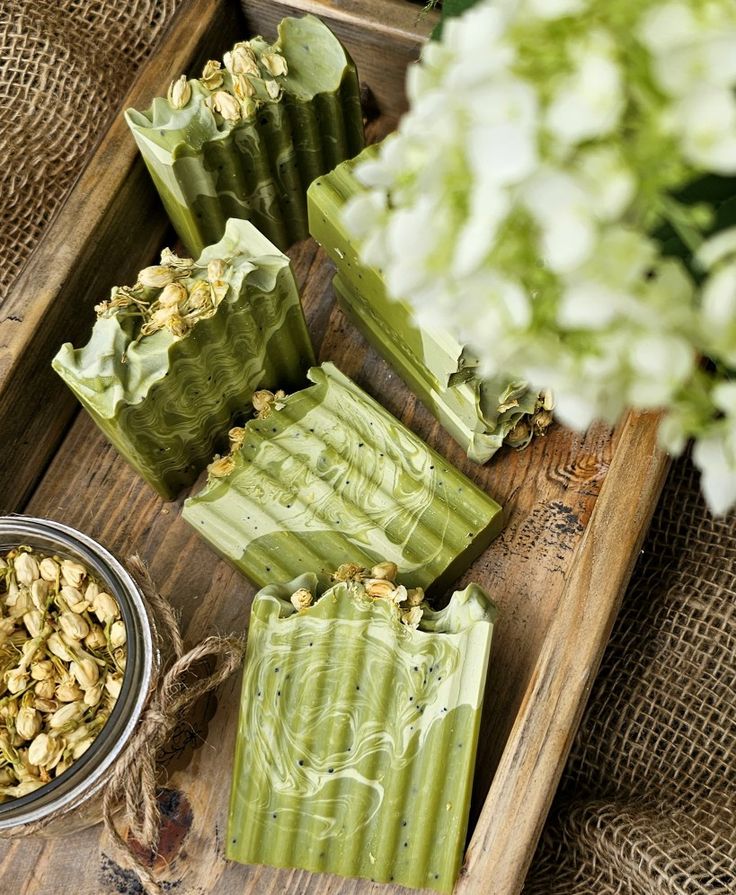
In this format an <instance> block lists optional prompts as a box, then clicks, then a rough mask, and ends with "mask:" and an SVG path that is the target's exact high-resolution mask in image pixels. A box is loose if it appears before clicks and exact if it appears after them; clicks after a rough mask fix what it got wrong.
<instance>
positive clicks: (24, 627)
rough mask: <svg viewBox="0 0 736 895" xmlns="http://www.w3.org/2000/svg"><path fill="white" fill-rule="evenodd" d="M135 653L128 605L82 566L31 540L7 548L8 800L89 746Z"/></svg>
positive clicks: (4, 771) (2, 698) (3, 702)
mask: <svg viewBox="0 0 736 895" xmlns="http://www.w3.org/2000/svg"><path fill="white" fill-rule="evenodd" d="M126 657H127V648H126V628H125V623H124V622H123V620H122V619H121V613H120V607H119V605H118V603H117V601H116V600H115V598H114V597H113V596H112V595H111V594H109V593H107V592H106V590H105V587H104V585H103V584H102V583H101V582H100V581H99V580H98V579H97V578H96V577H95V576H94V575H93V574H92V573H91V572H90V571H89V569H87V568H86V567H85V566H84V565H83V564H82V563H80V562H78V561H76V560H71V559H67V558H62V557H60V556H57V555H49V554H46V553H43V552H40V551H37V550H34V549H33V548H31V547H25V546H20V547H16V548H13V549H11V550H7V551H4V552H0V802H5V801H8V800H9V799H13V798H19V797H20V796H24V795H27V794H28V793H31V792H33V791H34V790H36V789H38V788H39V787H41V786H43V785H44V784H45V783H49V782H50V781H51V780H52V779H55V778H57V777H59V776H60V775H61V774H63V773H64V771H66V770H67V769H68V768H69V767H70V766H71V765H72V764H73V763H74V762H75V761H76V760H77V759H78V758H80V757H81V756H82V755H83V754H84V753H85V752H86V751H87V749H89V747H90V746H91V745H92V743H93V742H94V740H95V738H96V737H97V735H98V734H99V733H100V731H101V730H102V728H103V727H104V725H105V723H106V721H107V719H108V718H109V716H110V713H111V712H112V709H113V706H114V705H115V702H116V701H117V698H118V695H119V693H120V689H121V685H122V680H123V673H124V671H125V662H126Z"/></svg>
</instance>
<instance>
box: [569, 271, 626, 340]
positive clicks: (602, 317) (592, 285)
mask: <svg viewBox="0 0 736 895" xmlns="http://www.w3.org/2000/svg"><path fill="white" fill-rule="evenodd" d="M619 310H620V300H619V295H618V294H617V293H616V292H614V291H613V290H611V289H608V288H607V287H606V286H604V285H603V284H602V283H596V282H592V281H583V282H580V283H577V284H575V285H574V286H571V287H570V288H569V289H566V290H565V292H564V293H563V294H562V298H561V299H560V307H559V310H558V312H557V322H558V323H559V324H560V326H562V327H565V328H566V329H602V328H603V327H605V326H608V324H609V323H611V321H612V320H613V318H614V317H615V316H616V314H617V313H619Z"/></svg>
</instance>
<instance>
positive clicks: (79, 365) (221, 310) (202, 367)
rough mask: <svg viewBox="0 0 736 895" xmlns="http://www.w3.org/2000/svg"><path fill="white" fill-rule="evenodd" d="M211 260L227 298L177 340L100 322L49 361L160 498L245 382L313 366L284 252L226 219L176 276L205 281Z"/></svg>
mask: <svg viewBox="0 0 736 895" xmlns="http://www.w3.org/2000/svg"><path fill="white" fill-rule="evenodd" d="M213 259H223V260H225V261H226V262H227V263H226V267H225V272H224V274H223V280H224V282H225V283H227V284H228V286H229V288H228V291H227V294H226V295H225V298H224V299H223V300H222V302H221V303H220V304H219V306H218V307H217V310H216V312H215V313H214V315H213V316H210V317H206V318H203V319H200V320H198V321H197V322H196V323H195V325H194V326H193V328H192V329H191V330H190V331H189V332H188V333H187V335H185V336H183V337H177V336H175V335H174V334H172V332H170V331H169V329H166V328H164V329H160V330H158V331H157V332H154V333H153V334H151V335H146V336H143V337H141V335H140V320H135V319H134V318H131V317H126V316H124V315H113V316H108V317H101V318H100V319H98V320H97V321H96V323H95V325H94V328H93V330H92V337H91V339H90V341H89V342H88V343H87V345H85V346H84V347H83V348H79V349H75V348H73V346H72V345H71V344H70V343H67V344H65V345H64V346H63V347H62V348H61V349H60V351H59V352H58V354H57V355H56V357H55V358H54V360H53V367H54V369H55V370H56V372H57V373H58V374H59V375H60V376H61V377H62V378H63V379H64V381H65V382H66V383H67V385H68V386H69V387H70V388H71V390H72V391H73V392H74V393H75V394H76V396H77V398H78V399H79V400H80V402H81V403H82V405H83V406H84V407H85V409H86V410H87V411H88V412H89V413H90V415H91V416H92V418H93V419H94V420H95V422H96V423H97V425H98V426H99V427H100V428H101V429H102V431H103V432H104V433H105V434H106V435H107V437H108V438H109V439H110V441H111V442H112V443H113V444H114V445H115V447H116V448H117V450H118V451H119V452H120V453H121V454H122V456H123V457H124V458H125V459H126V460H127V461H128V462H129V463H130V464H131V466H133V467H134V469H136V470H137V471H138V472H139V473H140V474H141V475H142V476H143V478H145V479H146V481H147V482H149V484H151V485H152V486H153V487H154V488H155V489H156V490H157V491H158V492H159V493H160V494H161V495H163V496H164V497H166V498H172V497H175V496H176V494H177V493H178V492H179V491H180V490H181V489H182V488H183V487H185V486H187V485H191V484H192V482H193V481H194V480H195V479H196V477H197V475H198V474H199V473H200V472H201V471H202V469H203V468H204V466H205V465H206V464H207V462H208V461H209V459H210V458H211V457H212V454H213V452H214V451H215V450H222V449H224V448H225V447H226V446H227V431H228V428H229V427H230V425H232V422H233V419H234V418H235V416H236V415H237V414H238V413H240V412H242V410H243V408H244V407H246V406H247V405H248V404H249V402H250V399H251V397H252V395H253V392H254V391H255V390H256V389H258V388H275V387H276V386H277V385H281V384H286V385H287V386H293V387H299V386H300V385H301V384H302V383H303V382H304V380H305V372H306V370H307V368H308V367H309V365H310V364H312V363H314V353H313V350H312V344H311V342H310V339H309V334H308V333H307V328H306V323H305V321H304V314H303V313H302V308H301V304H300V301H299V294H298V292H297V288H296V283H295V282H294V275H293V273H292V271H291V267H290V265H289V259H288V258H287V257H286V256H285V255H283V254H282V253H281V252H279V251H278V250H277V249H276V248H275V246H273V245H272V244H271V243H270V242H269V241H268V240H267V239H266V238H265V237H264V236H262V235H261V234H260V233H259V232H258V231H257V230H256V229H255V227H253V225H252V224H250V223H249V222H248V221H240V220H235V219H233V220H230V221H228V224H227V229H226V232H225V235H224V237H223V238H222V240H221V241H220V242H219V243H217V244H216V245H212V246H209V247H208V248H207V249H205V251H204V252H203V253H202V255H201V257H200V258H199V259H198V261H197V262H196V264H197V265H198V268H195V270H194V272H193V274H192V275H190V276H189V277H186V278H184V279H183V280H181V282H182V283H183V284H185V285H186V286H187V287H188V288H189V289H191V286H192V285H193V284H194V283H196V282H197V281H199V280H205V281H206V279H207V269H206V268H207V264H208V262H209V261H211V260H213ZM114 293H115V290H113V294H114ZM154 298H155V296H152V297H151V300H154Z"/></svg>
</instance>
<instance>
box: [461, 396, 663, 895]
mask: <svg viewBox="0 0 736 895" xmlns="http://www.w3.org/2000/svg"><path fill="white" fill-rule="evenodd" d="M658 424H659V416H658V415H656V414H638V413H633V412H632V413H629V414H628V415H627V417H626V418H625V420H624V422H623V423H622V426H621V434H620V438H619V442H618V445H617V448H616V451H615V453H614V457H613V461H612V463H611V467H610V469H609V470H608V473H607V475H606V478H605V481H604V483H603V487H602V489H601V493H600V494H599V496H598V499H597V500H596V503H595V507H594V509H593V513H592V515H591V518H590V522H589V523H588V527H587V529H586V531H585V533H584V535H583V538H582V540H581V542H580V544H579V546H578V549H577V554H576V556H575V559H574V562H573V565H572V569H571V573H570V577H569V580H568V581H567V583H566V586H565V591H564V593H563V595H562V598H561V600H560V605H559V608H558V611H557V614H556V616H555V619H554V622H553V624H552V626H551V628H550V630H549V631H548V633H547V636H546V638H545V642H544V648H543V650H542V653H541V654H540V656H539V659H538V661H537V665H536V669H535V672H534V675H533V677H532V679H531V681H530V685H529V688H528V690H527V694H526V697H525V700H524V703H523V705H522V707H521V710H520V712H519V714H518V716H517V718H516V722H515V724H514V726H513V728H512V731H511V734H510V736H509V739H508V741H507V744H506V748H505V749H504V752H503V755H502V758H501V762H500V764H499V766H498V768H497V769H496V773H495V775H494V778H493V782H492V784H491V787H490V790H489V792H488V795H487V797H486V799H485V802H484V805H483V808H482V811H481V815H480V818H479V819H478V823H477V825H476V828H475V831H474V833H473V836H472V839H471V842H470V845H469V847H468V850H467V853H466V858H465V864H464V866H463V869H462V872H461V876H460V879H459V880H458V883H457V885H456V887H455V895H517V893H519V892H520V891H521V889H522V886H523V884H524V878H525V876H526V874H527V871H528V869H529V865H530V863H531V861H532V858H533V856H534V851H535V849H536V845H537V842H538V840H539V836H540V835H541V832H542V827H543V826H544V822H545V819H546V817H547V814H548V812H549V809H550V806H551V804H552V799H553V797H554V794H555V791H556V789H557V785H558V783H559V780H560V777H561V776H562V771H563V770H564V766H565V762H566V760H567V757H568V754H569V752H570V749H571V747H572V743H573V739H574V737H575V734H576V732H577V729H578V727H579V725H580V721H581V719H582V715H583V711H584V709H585V705H586V703H587V700H588V697H589V695H590V691H591V687H592V685H593V681H594V679H595V676H596V673H597V671H598V668H599V666H600V663H601V660H602V658H603V653H604V650H605V648H606V645H607V643H608V640H609V637H610V634H611V629H612V627H613V623H614V621H615V619H616V616H617V615H618V611H619V609H620V606H621V601H622V599H623V595H624V592H625V590H626V586H627V584H628V582H629V579H630V577H631V574H632V572H633V569H634V564H635V562H636V560H637V558H638V555H639V551H640V549H641V545H642V542H643V540H644V537H645V535H646V532H647V529H648V528H649V523H650V521H651V518H652V514H653V512H654V509H655V507H656V504H657V501H658V499H659V496H660V494H661V492H662V488H663V486H664V482H665V479H666V475H667V470H668V468H669V462H670V461H669V458H668V456H667V455H666V454H665V453H664V452H663V451H662V450H661V449H660V448H659V447H658V445H657V428H658ZM573 669H575V670H573ZM509 818H514V823H513V824H509V822H508V819H509ZM491 881H492V882H491Z"/></svg>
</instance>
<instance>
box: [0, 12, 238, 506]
mask: <svg viewBox="0 0 736 895" xmlns="http://www.w3.org/2000/svg"><path fill="white" fill-rule="evenodd" d="M243 28H244V25H243V24H242V20H241V17H240V15H239V14H238V11H237V8H236V6H235V4H234V3H232V2H229V0H190V2H189V3H188V4H187V5H186V6H184V7H183V8H182V9H181V11H180V12H179V14H178V15H177V16H176V18H175V20H174V21H173V22H172V25H171V27H170V28H169V29H168V30H167V32H166V33H165V34H164V36H163V38H162V43H161V47H162V51H161V52H154V54H153V55H152V57H151V59H150V60H149V62H148V63H147V64H146V65H145V66H144V67H143V68H142V70H141V72H140V74H139V76H138V78H137V79H136V81H135V83H134V85H133V87H132V88H131V90H130V92H129V94H128V96H127V97H126V99H125V103H124V107H127V106H130V105H133V106H138V107H145V106H147V105H148V104H149V103H150V101H151V100H152V98H153V97H154V96H156V95H157V94H160V92H161V90H162V86H164V85H168V83H169V82H170V80H171V79H172V78H173V77H175V76H176V75H178V74H179V73H180V72H181V71H183V70H186V69H187V68H189V67H190V65H192V64H194V62H196V63H197V64H199V62H200V61H201V60H202V58H203V57H205V56H209V55H211V54H213V53H214V54H219V53H221V52H222V51H223V50H224V49H225V48H226V47H227V45H229V44H231V43H232V42H233V40H234V39H236V37H237V36H240V35H242V34H243ZM167 227H168V222H167V220H166V217H165V215H164V212H163V208H162V207H161V204H160V202H159V199H158V196H157V195H156V192H155V190H154V189H153V186H152V185H151V183H150V179H149V178H148V175H147V173H146V171H145V168H144V166H143V163H142V162H141V161H140V160H139V157H138V153H137V150H136V147H135V143H134V141H133V138H132V137H131V135H130V133H129V131H128V127H127V125H126V124H125V121H124V120H123V118H122V115H117V116H116V117H115V119H114V121H113V122H112V125H111V126H110V128H109V130H108V131H107V133H106V134H105V136H104V137H103V139H102V141H101V142H100V144H99V146H98V147H97V149H96V150H95V152H94V153H93V155H92V157H91V158H90V161H89V164H88V165H87V167H86V169H85V170H84V172H83V173H82V174H81V176H80V178H79V180H78V181H77V183H76V185H75V187H74V189H73V191H72V193H71V194H70V196H69V198H68V200H67V201H66V203H65V204H64V206H63V207H62V209H61V211H60V213H59V214H58V216H57V217H56V219H55V220H54V222H53V223H52V225H51V226H50V227H49V230H48V232H47V234H46V235H45V237H44V238H43V240H42V242H41V243H40V245H39V246H38V248H37V250H36V251H35V252H34V254H33V255H32V257H31V258H30V259H29V262H28V264H27V265H26V266H25V268H24V270H23V271H22V273H21V275H20V276H19V278H18V280H17V282H16V284H15V286H14V288H13V290H12V291H11V293H10V295H9V296H8V297H7V299H6V301H5V302H4V303H3V306H2V308H0V431H2V439H0V512H11V511H13V510H17V509H18V508H19V506H20V505H21V503H22V501H23V499H24V497H25V496H26V495H27V494H28V493H29V491H30V489H31V488H32V486H33V484H34V482H35V481H36V479H37V478H38V476H39V474H40V473H41V472H42V471H43V469H44V467H45V466H46V464H47V462H48V459H49V457H50V455H51V453H52V452H53V450H54V449H55V447H56V445H57V444H58V441H59V439H60V437H61V436H62V435H63V433H64V431H65V429H66V427H67V425H68V423H69V420H70V417H71V415H72V413H73V412H74V408H75V402H74V401H73V400H72V399H71V397H70V395H69V393H68V391H67V389H66V387H65V386H64V384H63V383H62V382H61V380H60V379H59V378H58V377H57V376H56V374H55V373H53V371H52V370H51V369H50V367H49V364H50V362H51V358H52V357H53V356H54V354H55V353H56V351H57V350H58V348H59V346H60V345H61V344H62V342H64V341H68V340H72V341H74V340H76V341H77V342H78V341H79V339H80V338H81V336H82V335H83V334H85V333H86V332H87V331H88V330H89V326H90V323H91V321H92V319H93V311H92V308H93V306H94V305H95V304H96V303H97V302H98V301H99V300H100V298H101V297H104V296H106V295H107V293H108V292H109V290H110V287H111V286H113V285H115V284H116V283H120V282H127V281H128V280H129V279H131V278H132V277H134V276H135V273H136V272H137V271H138V269H139V266H140V260H141V258H142V257H147V258H150V257H151V255H152V253H153V250H154V249H155V248H156V247H158V246H159V245H160V244H161V241H162V239H163V236H164V233H165V232H166V229H167Z"/></svg>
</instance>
